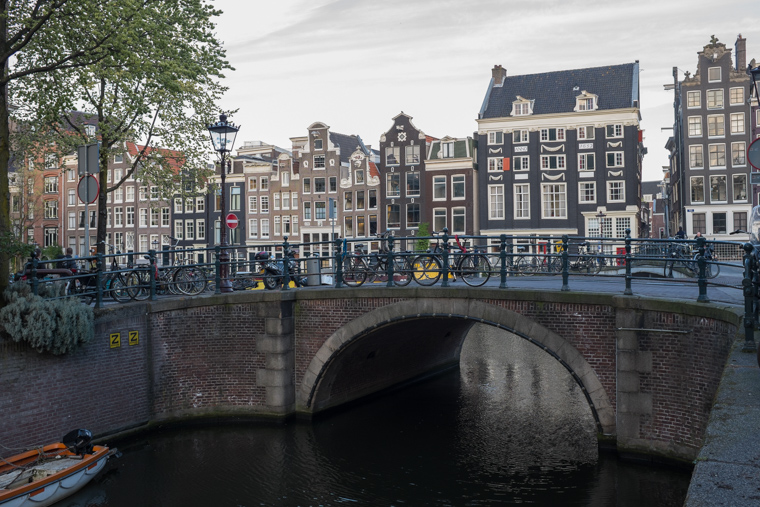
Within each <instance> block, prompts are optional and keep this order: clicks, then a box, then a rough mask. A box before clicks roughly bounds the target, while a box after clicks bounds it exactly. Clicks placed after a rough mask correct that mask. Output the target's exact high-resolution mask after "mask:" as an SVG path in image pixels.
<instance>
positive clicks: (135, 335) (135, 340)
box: [129, 331, 140, 345]
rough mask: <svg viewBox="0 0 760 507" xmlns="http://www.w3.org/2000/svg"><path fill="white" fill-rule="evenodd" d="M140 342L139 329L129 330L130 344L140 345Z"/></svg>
mask: <svg viewBox="0 0 760 507" xmlns="http://www.w3.org/2000/svg"><path fill="white" fill-rule="evenodd" d="M139 343H140V336H139V331H130V332H129V344H130V345H138V344H139Z"/></svg>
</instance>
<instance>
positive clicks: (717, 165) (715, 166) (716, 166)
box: [707, 143, 726, 169]
mask: <svg viewBox="0 0 760 507" xmlns="http://www.w3.org/2000/svg"><path fill="white" fill-rule="evenodd" d="M721 146H722V147H723V163H722V164H720V163H719V162H720V159H719V155H720V151H721V150H720V149H719V148H720V147H721ZM713 148H715V161H716V163H715V164H713ZM707 153H708V155H707V156H708V160H709V163H710V169H725V168H726V145H725V143H714V144H709V145H707Z"/></svg>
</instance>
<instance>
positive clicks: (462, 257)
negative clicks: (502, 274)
mask: <svg viewBox="0 0 760 507" xmlns="http://www.w3.org/2000/svg"><path fill="white" fill-rule="evenodd" d="M432 236H434V237H437V239H436V243H435V245H434V246H433V248H432V250H431V251H430V253H424V254H422V255H418V256H417V257H415V258H414V260H413V261H412V263H411V269H412V275H413V277H414V281H415V282H417V283H418V284H420V285H423V286H430V285H435V284H436V282H438V280H440V278H441V273H442V272H443V271H442V269H441V268H442V266H443V252H444V250H445V251H447V252H448V271H449V274H451V275H452V276H453V278H454V281H456V280H457V277H461V278H462V280H464V283H466V284H467V285H470V286H472V287H480V286H481V285H483V284H485V283H486V282H487V281H488V279H489V278H491V263H490V262H489V260H488V257H486V255H485V254H484V253H483V252H482V251H481V250H479V249H477V248H476V249H473V250H472V251H469V250H468V249H467V248H466V247H465V246H464V245H462V243H461V242H460V241H459V236H458V235H457V236H454V240H455V242H456V246H457V249H458V251H452V250H453V246H452V245H448V244H447V245H441V241H440V237H438V234H437V233H435V232H434V233H432Z"/></svg>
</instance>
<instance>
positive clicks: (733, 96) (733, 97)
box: [728, 86, 744, 106]
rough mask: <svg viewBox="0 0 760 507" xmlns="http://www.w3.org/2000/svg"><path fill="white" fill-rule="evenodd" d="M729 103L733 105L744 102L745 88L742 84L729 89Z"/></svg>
mask: <svg viewBox="0 0 760 507" xmlns="http://www.w3.org/2000/svg"><path fill="white" fill-rule="evenodd" d="M728 103H729V104H731V105H732V106H740V105H743V104H744V88H743V87H741V86H738V87H734V88H729V89H728Z"/></svg>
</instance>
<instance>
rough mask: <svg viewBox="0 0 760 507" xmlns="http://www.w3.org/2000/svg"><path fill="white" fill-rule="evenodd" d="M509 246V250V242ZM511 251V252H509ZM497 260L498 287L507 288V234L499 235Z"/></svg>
mask: <svg viewBox="0 0 760 507" xmlns="http://www.w3.org/2000/svg"><path fill="white" fill-rule="evenodd" d="M509 248H510V250H511V248H512V243H511V242H510V244H509ZM510 253H512V252H510ZM499 262H501V269H500V273H499V275H500V280H499V288H500V289H506V288H507V235H506V234H502V235H501V236H499Z"/></svg>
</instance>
